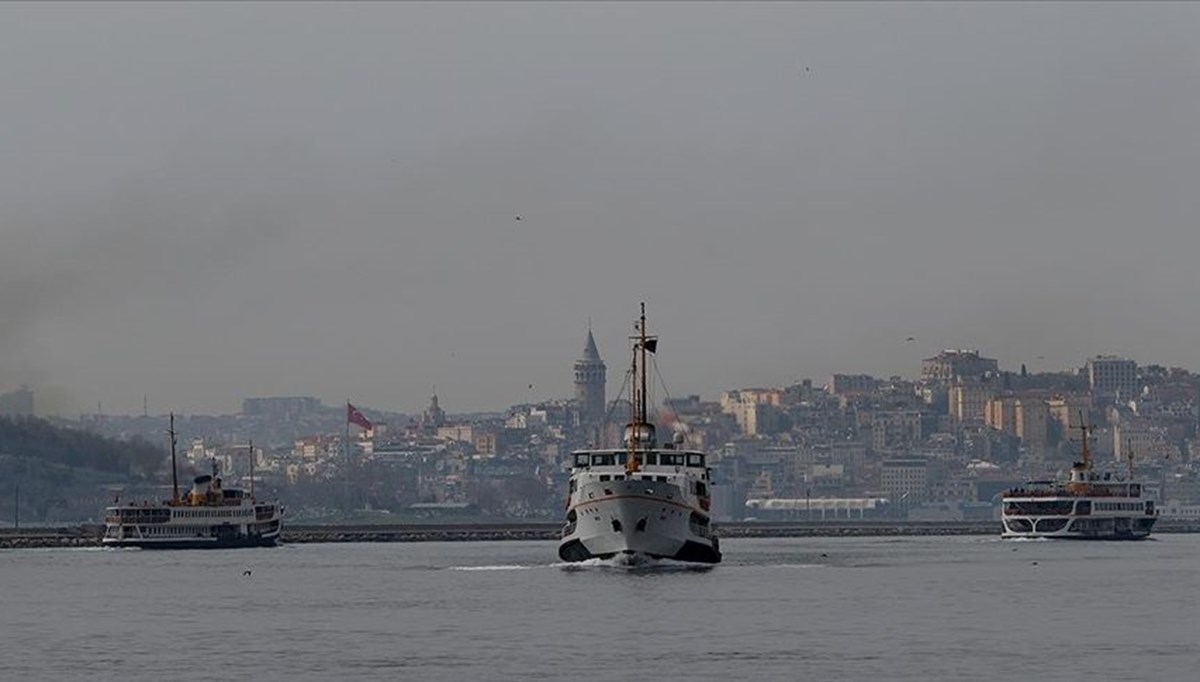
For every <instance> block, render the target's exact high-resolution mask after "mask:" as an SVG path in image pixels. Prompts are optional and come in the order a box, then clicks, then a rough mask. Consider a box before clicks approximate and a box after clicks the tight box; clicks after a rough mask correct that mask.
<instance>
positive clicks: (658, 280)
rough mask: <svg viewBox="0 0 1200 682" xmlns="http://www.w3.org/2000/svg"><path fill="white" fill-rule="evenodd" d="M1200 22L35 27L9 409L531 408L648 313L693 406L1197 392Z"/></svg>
mask: <svg viewBox="0 0 1200 682" xmlns="http://www.w3.org/2000/svg"><path fill="white" fill-rule="evenodd" d="M1198 20H1200V7H1197V6H1195V5H1188V4H1172V5H1152V6H1144V5H1137V6H1132V5H1116V4H1090V5H1084V4H1074V3H1067V4H1054V5H1030V4H1025V3H1017V4H1013V5H984V4H974V3H964V4H942V3H931V4H923V5H900V4H890V3H884V4H875V5H872V4H867V3H847V4H842V5H823V4H810V3H803V4H801V3H796V4H782V3H768V4H755V5H748V6H747V5H725V4H709V3H704V4H694V5H693V4H683V3H665V4H641V3H637V4H635V3H617V4H590V3H589V4H569V5H565V6H564V5H551V4H546V3H530V4H504V5H489V4H471V3H446V4H416V3H395V4H388V3H371V4H362V5H352V6H345V5H340V4H339V5H332V4H330V5H319V4H298V5H292V4H285V3H264V4H259V5H251V6H233V5H224V4H220V5H185V4H164V5H150V4H143V3H133V4H127V5H105V6H92V5H87V4H81V5H67V4H57V3H53V4H49V5H44V6H42V5H13V4H4V5H0V62H2V63H3V64H4V65H5V66H4V68H2V69H0V91H3V92H5V93H6V97H5V116H4V117H3V118H2V119H0V142H2V144H3V153H2V154H0V391H2V390H4V389H6V388H9V387H12V386H14V385H17V384H21V383H27V384H30V385H32V386H34V387H35V389H40V388H47V387H48V388H50V389H52V390H51V391H50V393H51V394H53V395H58V396H60V400H61V405H59V407H60V408H61V409H63V410H68V411H71V410H73V411H92V410H95V409H96V407H97V405H98V404H101V403H102V404H103V408H104V410H105V411H110V412H114V413H119V412H140V411H141V409H142V402H143V396H144V395H146V396H149V401H150V405H151V409H152V410H155V409H157V410H158V411H165V410H167V409H173V410H177V411H188V412H212V413H217V412H234V411H236V410H237V409H238V408H239V406H240V404H241V400H242V398H244V397H247V396H261V395H289V394H301V395H315V396H319V397H321V398H322V399H324V400H325V401H326V402H328V403H330V404H335V403H337V402H338V401H340V400H343V399H347V398H349V399H352V400H354V401H355V402H356V403H363V404H369V405H373V406H378V407H382V408H388V409H395V410H401V411H418V410H420V409H421V407H422V406H423V405H424V404H425V403H426V402H427V399H428V395H429V393H430V392H431V391H432V390H433V387H434V386H435V385H436V387H437V390H438V393H439V394H440V395H442V396H443V405H444V406H445V407H446V408H447V409H450V410H454V411H469V410H489V409H502V408H503V407H504V406H506V405H509V404H511V403H514V402H519V401H521V400H526V399H528V400H540V399H546V398H549V397H552V396H568V395H570V393H571V380H572V375H571V371H570V368H571V363H572V361H573V360H574V359H575V358H577V357H578V356H579V354H580V351H581V349H582V348H583V342H584V338H585V335H586V332H587V329H588V324H589V319H590V321H591V325H592V329H593V331H594V333H595V336H596V340H597V342H598V344H599V347H600V352H601V353H602V354H603V356H604V358H605V360H606V361H607V362H608V365H609V368H610V369H609V372H610V378H609V381H610V387H611V388H612V389H613V390H615V388H616V387H617V386H619V384H620V376H619V373H620V371H621V369H622V367H623V363H624V358H625V352H626V340H625V337H626V336H627V335H628V334H629V333H630V331H631V329H632V321H633V319H634V317H635V316H636V314H637V304H638V302H639V301H642V300H645V301H646V302H647V306H648V313H649V315H650V326H651V330H652V331H654V332H656V333H658V334H660V335H661V336H662V350H663V354H662V372H663V375H664V377H665V379H666V381H667V383H668V386H669V387H670V388H671V390H672V392H673V393H677V394H684V393H689V392H691V393H705V394H709V395H712V394H714V393H715V392H718V391H720V390H722V389H723V388H727V387H731V386H748V385H756V384H764V385H769V384H781V383H784V382H788V381H791V380H794V379H796V378H797V377H804V376H809V377H814V378H821V377H824V376H827V375H829V374H830V373H832V372H866V373H873V374H878V375H884V376H886V375H889V374H896V373H905V374H908V375H915V374H916V373H917V372H918V371H919V370H920V360H921V358H922V357H924V356H928V355H932V354H933V353H935V352H936V351H938V350H939V349H941V348H954V347H977V348H981V349H983V350H984V351H985V352H986V353H987V354H988V355H990V356H992V357H996V358H997V359H999V361H1000V363H1001V365H1002V366H1005V367H1008V368H1012V367H1014V366H1016V365H1019V364H1020V363H1023V362H1024V363H1028V364H1029V366H1030V369H1031V370H1035V369H1036V370H1042V369H1047V370H1048V369H1062V368H1067V367H1077V366H1080V365H1082V364H1083V362H1084V361H1085V359H1086V358H1087V357H1088V356H1090V355H1094V354H1097V353H1116V354H1121V355H1126V356H1129V357H1133V358H1137V359H1139V360H1142V361H1145V362H1156V363H1160V364H1164V365H1180V366H1184V367H1189V368H1192V369H1196V368H1198V367H1200V351H1198V350H1197V348H1198V346H1197V344H1196V343H1195V339H1196V338H1197V333H1198V332H1200V328H1198V325H1200V322H1197V320H1200V299H1198V298H1197V297H1196V296H1195V292H1194V290H1193V289H1194V285H1193V282H1194V281H1195V276H1194V274H1193V270H1194V268H1195V265H1194V259H1195V253H1196V251H1197V249H1196V247H1197V245H1198V241H1200V238H1198V237H1197V236H1196V235H1195V232H1196V230H1195V227H1194V223H1195V216H1196V215H1197V214H1198V210H1197V209H1198V208H1200V207H1198V206H1197V203H1198V202H1197V197H1196V192H1195V190H1194V185H1195V178H1196V177H1197V170H1200V169H1198V165H1200V138H1198V137H1197V136H1196V135H1195V132H1194V126H1195V121H1196V115H1197V113H1198V112H1200V71H1197V69H1196V64H1197V63H1200V46H1198V45H1197V43H1196V41H1195V34H1196V27H1197V25H1198ZM909 337H912V338H913V340H912V341H908V338H909ZM668 349H669V353H668V352H667V351H668ZM614 375H615V376H614Z"/></svg>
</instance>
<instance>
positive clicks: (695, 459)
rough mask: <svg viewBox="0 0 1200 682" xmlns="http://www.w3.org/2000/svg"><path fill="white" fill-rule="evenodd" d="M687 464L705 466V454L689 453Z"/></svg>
mask: <svg viewBox="0 0 1200 682" xmlns="http://www.w3.org/2000/svg"><path fill="white" fill-rule="evenodd" d="M687 465H688V466H690V467H702V466H704V455H688V456H687Z"/></svg>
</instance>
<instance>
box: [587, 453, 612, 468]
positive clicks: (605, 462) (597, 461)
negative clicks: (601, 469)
mask: <svg viewBox="0 0 1200 682" xmlns="http://www.w3.org/2000/svg"><path fill="white" fill-rule="evenodd" d="M612 464H613V456H612V455H592V466H612Z"/></svg>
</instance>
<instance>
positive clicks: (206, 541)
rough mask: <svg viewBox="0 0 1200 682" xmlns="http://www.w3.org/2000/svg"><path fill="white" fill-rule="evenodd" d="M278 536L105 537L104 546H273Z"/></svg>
mask: <svg viewBox="0 0 1200 682" xmlns="http://www.w3.org/2000/svg"><path fill="white" fill-rule="evenodd" d="M278 543H279V537H278V536H271V537H263V536H247V537H241V538H196V539H194V540H182V539H180V540H144V539H136V538H129V539H125V540H116V539H112V538H105V539H104V540H103V543H102V544H103V545H104V546H105V547H137V548H139V549H239V548H244V547H274V546H275V545H277V544H278Z"/></svg>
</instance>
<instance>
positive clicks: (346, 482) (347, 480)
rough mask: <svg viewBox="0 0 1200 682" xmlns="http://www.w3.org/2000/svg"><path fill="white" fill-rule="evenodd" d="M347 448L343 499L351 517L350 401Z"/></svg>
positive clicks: (345, 444)
mask: <svg viewBox="0 0 1200 682" xmlns="http://www.w3.org/2000/svg"><path fill="white" fill-rule="evenodd" d="M342 442H343V443H344V447H345V455H346V459H345V462H344V464H345V472H344V475H343V476H342V485H343V490H342V498H343V499H344V501H345V502H344V504H345V505H346V515H347V516H349V515H350V401H349V400H347V401H346V440H344V441H342Z"/></svg>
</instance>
